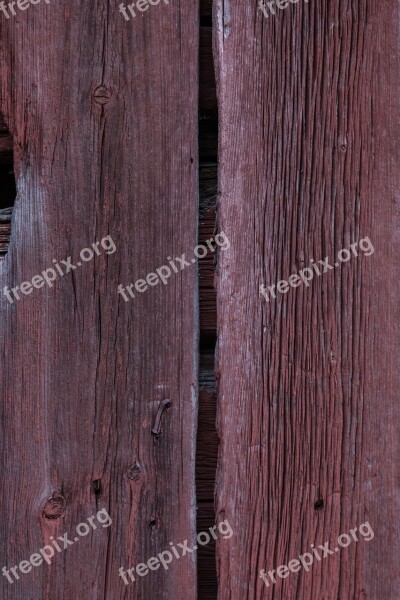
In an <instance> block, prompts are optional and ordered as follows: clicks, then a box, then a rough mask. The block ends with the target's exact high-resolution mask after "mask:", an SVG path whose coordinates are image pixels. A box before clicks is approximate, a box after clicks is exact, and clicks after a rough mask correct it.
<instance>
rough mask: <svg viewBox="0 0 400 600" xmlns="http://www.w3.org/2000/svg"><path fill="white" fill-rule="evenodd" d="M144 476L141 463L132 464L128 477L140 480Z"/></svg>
mask: <svg viewBox="0 0 400 600" xmlns="http://www.w3.org/2000/svg"><path fill="white" fill-rule="evenodd" d="M141 476H142V468H141V466H140V465H139V463H135V464H134V465H131V466H130V467H129V469H128V477H129V479H132V481H139V479H140V478H141Z"/></svg>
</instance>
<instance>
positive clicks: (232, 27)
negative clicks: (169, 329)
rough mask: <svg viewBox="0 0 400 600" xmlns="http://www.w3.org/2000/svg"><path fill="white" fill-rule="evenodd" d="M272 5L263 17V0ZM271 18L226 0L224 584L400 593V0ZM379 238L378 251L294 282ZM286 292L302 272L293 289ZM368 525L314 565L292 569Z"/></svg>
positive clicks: (224, 587) (250, 593) (324, 4)
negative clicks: (283, 283) (268, 293)
mask: <svg viewBox="0 0 400 600" xmlns="http://www.w3.org/2000/svg"><path fill="white" fill-rule="evenodd" d="M256 13H257V14H256ZM278 13H279V14H277V15H276V17H272V16H271V15H270V17H269V18H268V19H265V18H264V17H263V15H262V13H261V11H259V10H257V9H256V8H255V6H254V5H252V4H251V3H250V2H249V3H247V2H228V3H226V2H225V1H223V0H217V6H216V8H215V14H216V15H217V17H218V27H217V28H215V31H214V36H215V40H214V41H215V47H216V50H217V68H216V71H217V87H218V89H219V108H220V114H219V118H220V132H221V137H220V140H219V147H220V152H219V189H220V190H221V198H220V210H219V226H220V228H221V229H223V230H224V231H225V233H226V234H227V236H228V237H229V239H230V241H231V249H230V250H229V251H228V252H225V253H222V254H221V257H220V262H219V266H218V293H217V298H218V348H219V352H218V372H219V374H220V382H219V404H218V431H219V434H220V436H221V450H220V457H219V466H218V473H217V491H216V499H217V514H218V515H223V516H225V517H226V518H228V519H229V521H230V523H231V526H232V527H233V529H234V530H235V531H237V532H238V535H237V536H234V537H233V538H232V539H231V540H230V543H229V544H226V542H221V543H220V544H219V546H218V549H217V552H218V565H219V598H220V599H221V600H228V598H229V600H244V599H249V600H258V599H261V598H271V599H272V598H273V599H274V600H275V599H282V600H289V599H294V598H296V599H302V600H303V599H304V600H309V599H311V598H312V599H313V600H314V599H318V600H348V599H354V600H356V599H357V600H361V599H367V598H368V599H369V600H383V599H385V600H395V599H396V598H398V597H399V596H400V574H399V568H398V550H399V545H400V535H399V534H400V530H399V529H400V528H399V509H400V484H399V476H398V465H399V462H400V460H399V459H400V455H399V441H400V436H399V416H400V407H399V398H398V396H399V394H398V390H399V387H400V364H399V349H398V339H399V334H400V314H399V306H400V305H399V298H400V280H399V278H398V272H399V267H398V264H399V263H398V261H399V255H400V236H399V233H400V229H399V227H400V218H399V209H400V199H399V189H400V175H399V168H398V163H399V158H400V157H399V139H400V118H399V117H400V111H399V96H400V53H399V44H398V42H399V39H398V35H399V30H398V23H399V18H400V7H399V4H398V3H394V2H389V1H387V2H380V3H373V2H369V0H351V1H350V0H349V1H348V0H344V1H343V2H342V1H340V2H330V1H328V0H318V1H313V2H310V3H309V4H306V3H304V2H300V3H299V4H294V5H289V6H288V7H287V8H286V9H285V10H283V11H279V10H278ZM366 236H369V238H370V240H371V242H372V244H373V245H374V248H375V253H374V254H372V255H371V256H366V255H363V254H361V253H360V256H358V258H354V257H353V258H352V259H351V260H350V261H349V262H347V263H345V264H342V265H339V267H338V268H336V269H333V270H329V272H328V273H326V274H323V275H321V276H320V277H317V276H316V277H315V278H314V280H313V281H312V283H311V284H310V285H309V287H308V288H306V287H305V285H303V286H301V287H298V288H292V287H290V289H289V291H286V293H282V294H281V293H278V294H277V297H276V299H275V300H273V299H271V300H270V301H269V302H267V301H266V300H265V299H264V298H263V296H262V295H261V294H260V292H259V287H260V285H262V284H265V285H267V286H269V285H272V284H276V283H278V282H279V281H280V280H283V279H285V280H287V279H288V277H289V276H290V275H291V274H292V273H297V272H298V271H299V270H301V269H302V268H304V267H308V266H309V265H310V264H311V259H314V260H315V261H318V260H319V259H322V260H323V259H325V257H327V256H328V257H329V258H330V259H331V263H334V261H335V256H336V255H337V253H338V252H339V251H340V250H341V249H345V248H349V247H350V244H352V243H354V242H357V241H358V240H361V239H362V238H364V237H366ZM284 289H285V288H284ZM365 521H369V523H370V525H371V527H372V528H373V531H374V533H375V537H374V539H373V540H371V541H369V542H365V541H362V540H361V541H359V542H358V543H352V544H351V545H349V546H348V547H347V548H342V549H341V551H340V552H338V553H337V554H335V555H334V556H328V557H326V558H325V559H323V560H321V561H317V560H315V563H314V564H313V566H312V567H311V568H310V571H309V572H308V573H307V572H306V571H305V570H304V569H302V570H301V571H299V572H296V573H290V574H289V576H288V575H287V574H285V577H284V578H282V579H281V578H280V577H278V576H277V583H276V584H273V583H272V582H270V583H269V587H267V586H266V584H265V583H264V582H263V581H262V579H260V577H259V571H260V570H261V569H265V570H266V571H269V570H271V569H275V570H276V569H277V568H278V567H279V566H280V565H287V564H288V563H289V561H290V560H291V559H296V558H297V557H298V556H299V555H300V554H303V553H304V552H307V551H310V545H311V544H315V546H318V544H321V545H323V544H324V543H325V542H329V544H330V547H331V548H333V549H334V548H335V545H337V539H338V536H339V535H341V534H342V533H349V531H350V530H351V529H353V528H354V527H358V526H359V525H360V524H362V523H364V522H365Z"/></svg>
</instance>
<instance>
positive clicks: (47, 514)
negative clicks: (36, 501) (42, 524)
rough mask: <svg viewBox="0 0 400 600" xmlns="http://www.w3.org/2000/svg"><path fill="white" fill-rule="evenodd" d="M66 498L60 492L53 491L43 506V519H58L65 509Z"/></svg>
mask: <svg viewBox="0 0 400 600" xmlns="http://www.w3.org/2000/svg"><path fill="white" fill-rule="evenodd" d="M65 505H66V500H65V498H64V496H63V495H62V494H61V493H60V492H54V493H53V495H52V496H50V498H49V499H48V500H47V502H46V504H45V506H44V508H43V513H42V514H43V517H44V518H45V519H59V518H60V517H61V516H62V515H63V513H64V510H65Z"/></svg>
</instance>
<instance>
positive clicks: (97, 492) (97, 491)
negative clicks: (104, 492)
mask: <svg viewBox="0 0 400 600" xmlns="http://www.w3.org/2000/svg"><path fill="white" fill-rule="evenodd" d="M93 491H94V494H95V496H100V494H101V480H100V479H95V481H93Z"/></svg>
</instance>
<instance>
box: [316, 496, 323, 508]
mask: <svg viewBox="0 0 400 600" xmlns="http://www.w3.org/2000/svg"><path fill="white" fill-rule="evenodd" d="M314 508H315V510H321V509H322V508H324V501H323V500H322V499H321V498H319V499H318V500H317V501H316V502H315V504H314Z"/></svg>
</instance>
